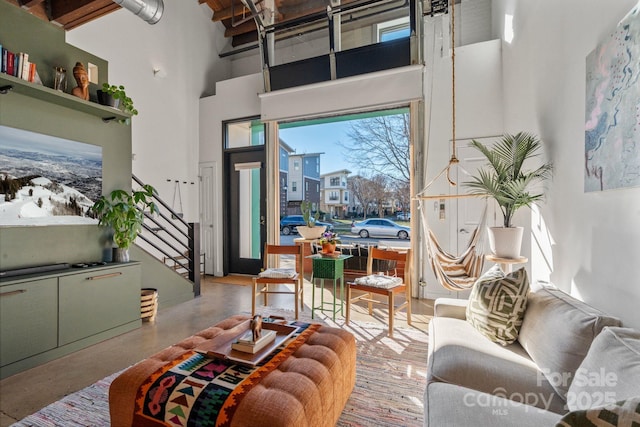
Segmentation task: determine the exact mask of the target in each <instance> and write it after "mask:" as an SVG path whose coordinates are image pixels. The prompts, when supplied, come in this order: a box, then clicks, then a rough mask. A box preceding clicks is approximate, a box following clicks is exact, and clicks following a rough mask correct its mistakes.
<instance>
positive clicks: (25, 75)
mask: <svg viewBox="0 0 640 427" xmlns="http://www.w3.org/2000/svg"><path fill="white" fill-rule="evenodd" d="M20 56H21V58H22V61H21V64H22V68H21V70H20V78H21V79H22V80H27V81H29V54H28V53H21V54H20Z"/></svg>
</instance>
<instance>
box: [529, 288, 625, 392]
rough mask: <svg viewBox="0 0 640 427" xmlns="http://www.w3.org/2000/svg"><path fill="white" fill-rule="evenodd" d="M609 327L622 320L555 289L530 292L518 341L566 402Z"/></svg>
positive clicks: (617, 324)
mask: <svg viewBox="0 0 640 427" xmlns="http://www.w3.org/2000/svg"><path fill="white" fill-rule="evenodd" d="M605 326H620V320H618V319H616V318H614V317H611V316H608V315H606V314H604V313H602V312H601V311H599V310H597V309H595V308H593V307H591V306H589V305H588V304H586V303H583V302H582V301H579V300H577V299H575V298H573V297H571V296H570V295H567V294H566V293H564V292H562V291H560V290H559V289H557V288H553V287H543V288H540V289H538V290H536V291H535V292H530V293H529V298H528V301H527V311H526V312H525V314H524V320H523V322H522V327H521V328H520V335H519V337H518V341H520V344H522V346H523V347H524V349H525V350H527V353H529V355H530V356H531V358H532V359H533V361H534V362H536V364H537V365H538V367H539V368H540V370H541V371H542V372H543V373H544V375H545V376H546V377H547V379H549V380H550V382H551V384H552V385H553V387H554V388H555V389H556V390H557V391H558V393H559V394H560V395H561V396H562V397H563V398H565V399H566V396H567V391H568V390H569V385H570V384H571V378H573V376H574V375H575V372H576V369H578V367H579V366H580V363H582V360H583V359H584V357H585V356H586V355H587V352H588V351H589V347H590V346H591V342H592V341H593V339H594V338H595V337H596V336H597V335H598V334H599V333H600V331H601V330H602V328H604V327H605Z"/></svg>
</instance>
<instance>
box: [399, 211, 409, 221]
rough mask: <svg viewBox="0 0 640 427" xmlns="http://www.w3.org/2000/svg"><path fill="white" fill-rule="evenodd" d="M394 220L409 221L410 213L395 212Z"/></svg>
mask: <svg viewBox="0 0 640 427" xmlns="http://www.w3.org/2000/svg"><path fill="white" fill-rule="evenodd" d="M396 219H397V220H398V221H409V220H410V219H411V212H396Z"/></svg>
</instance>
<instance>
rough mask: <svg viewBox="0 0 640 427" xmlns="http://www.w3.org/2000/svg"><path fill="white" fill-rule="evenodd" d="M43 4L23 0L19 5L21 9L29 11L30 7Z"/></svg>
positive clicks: (33, 0)
mask: <svg viewBox="0 0 640 427" xmlns="http://www.w3.org/2000/svg"><path fill="white" fill-rule="evenodd" d="M43 2H44V0H24V1H21V2H20V4H21V5H22V7H25V8H27V9H31V8H32V7H35V6H37V5H39V4H40V3H43Z"/></svg>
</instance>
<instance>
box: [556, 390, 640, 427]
mask: <svg viewBox="0 0 640 427" xmlns="http://www.w3.org/2000/svg"><path fill="white" fill-rule="evenodd" d="M633 426H640V397H634V398H631V399H627V400H623V401H621V402H617V403H614V404H611V405H607V406H602V407H599V408H591V409H583V410H578V411H573V412H569V413H568V414H566V415H565V416H564V417H562V419H561V420H560V422H559V423H558V424H556V427H633Z"/></svg>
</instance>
